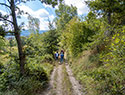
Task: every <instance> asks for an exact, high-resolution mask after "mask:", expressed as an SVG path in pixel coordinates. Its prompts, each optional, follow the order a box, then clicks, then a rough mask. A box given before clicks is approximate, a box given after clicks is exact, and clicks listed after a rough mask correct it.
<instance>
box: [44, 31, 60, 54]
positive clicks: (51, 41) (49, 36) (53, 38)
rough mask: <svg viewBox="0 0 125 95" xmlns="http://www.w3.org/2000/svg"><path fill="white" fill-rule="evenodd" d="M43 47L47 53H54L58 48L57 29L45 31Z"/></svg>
mask: <svg viewBox="0 0 125 95" xmlns="http://www.w3.org/2000/svg"><path fill="white" fill-rule="evenodd" d="M43 47H44V51H45V54H50V55H51V56H53V55H54V52H55V51H57V50H58V34H57V32H56V30H49V31H48V32H46V33H45V35H44V38H43Z"/></svg>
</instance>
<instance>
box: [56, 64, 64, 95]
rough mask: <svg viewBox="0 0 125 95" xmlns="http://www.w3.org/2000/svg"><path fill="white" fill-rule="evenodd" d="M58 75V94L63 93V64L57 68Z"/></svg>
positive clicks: (61, 94)
mask: <svg viewBox="0 0 125 95" xmlns="http://www.w3.org/2000/svg"><path fill="white" fill-rule="evenodd" d="M57 69H58V70H57V72H58V76H57V87H56V88H57V95H63V87H62V79H63V76H62V65H59V66H58V68H57Z"/></svg>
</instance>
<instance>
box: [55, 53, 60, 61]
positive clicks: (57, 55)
mask: <svg viewBox="0 0 125 95" xmlns="http://www.w3.org/2000/svg"><path fill="white" fill-rule="evenodd" d="M58 57H59V53H58V51H57V52H56V53H55V59H56V60H58Z"/></svg>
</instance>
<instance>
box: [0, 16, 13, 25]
mask: <svg viewBox="0 0 125 95" xmlns="http://www.w3.org/2000/svg"><path fill="white" fill-rule="evenodd" d="M0 20H2V21H8V22H10V23H12V24H14V23H13V22H12V21H10V20H8V19H6V18H4V17H1V16H0Z"/></svg>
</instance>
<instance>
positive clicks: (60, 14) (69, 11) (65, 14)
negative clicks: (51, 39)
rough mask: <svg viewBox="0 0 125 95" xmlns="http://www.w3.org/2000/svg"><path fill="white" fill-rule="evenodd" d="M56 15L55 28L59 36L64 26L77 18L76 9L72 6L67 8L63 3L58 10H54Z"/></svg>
mask: <svg viewBox="0 0 125 95" xmlns="http://www.w3.org/2000/svg"><path fill="white" fill-rule="evenodd" d="M55 13H56V16H57V17H56V19H55V22H56V27H57V31H58V32H59V35H61V33H62V32H63V31H64V29H65V26H66V24H67V23H68V22H69V21H70V20H71V19H72V18H73V17H75V16H77V8H76V7H74V6H72V5H71V6H68V5H66V4H65V3H62V4H60V5H59V8H58V9H56V10H55Z"/></svg>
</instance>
